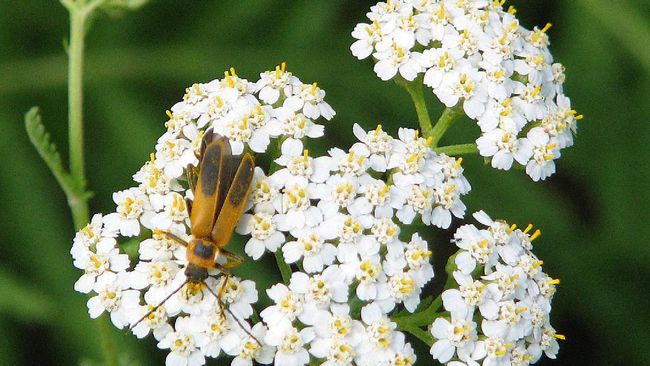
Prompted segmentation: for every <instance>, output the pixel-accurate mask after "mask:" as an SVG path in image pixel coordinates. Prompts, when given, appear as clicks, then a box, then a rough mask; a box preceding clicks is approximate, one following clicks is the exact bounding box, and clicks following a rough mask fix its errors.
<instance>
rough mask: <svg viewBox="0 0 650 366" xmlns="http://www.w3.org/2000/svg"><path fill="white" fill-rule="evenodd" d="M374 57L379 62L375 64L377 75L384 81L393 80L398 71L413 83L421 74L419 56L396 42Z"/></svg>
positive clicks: (376, 53)
mask: <svg viewBox="0 0 650 366" xmlns="http://www.w3.org/2000/svg"><path fill="white" fill-rule="evenodd" d="M374 57H375V58H376V59H377V60H379V61H378V62H377V63H376V64H375V73H377V76H379V78H380V79H381V80H384V81H386V80H390V79H392V78H393V77H394V76H395V75H397V72H398V71H399V74H400V75H401V76H402V77H403V78H404V79H406V80H408V81H412V80H413V79H415V78H416V77H417V75H418V73H419V72H420V64H419V63H418V62H417V57H418V56H417V55H416V54H414V53H411V51H409V50H408V49H404V48H403V47H400V46H399V45H398V44H397V43H396V42H394V43H393V45H392V47H389V48H387V49H386V50H382V51H378V52H375V54H374Z"/></svg>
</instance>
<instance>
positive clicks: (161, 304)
mask: <svg viewBox="0 0 650 366" xmlns="http://www.w3.org/2000/svg"><path fill="white" fill-rule="evenodd" d="M188 282H190V280H189V278H188V279H186V280H185V282H183V283H182V284H181V285H180V286H179V287H178V288H177V289H176V290H174V291H172V293H170V294H169V295H167V297H165V298H164V299H163V301H161V302H160V304H158V305H156V306H154V308H153V309H151V310H149V311H148V312H147V313H146V314H144V316H143V317H142V318H140V319H138V321H137V322H135V323H133V324H131V326H129V330H133V328H135V326H136V325H138V324H140V323H141V322H142V321H143V320H145V319H146V318H147V317H149V315H151V314H153V313H154V312H155V311H156V310H158V308H159V307H161V306H163V304H164V303H166V302H167V300H169V299H171V297H172V296H174V294H176V293H177V292H178V291H180V290H181V289H182V288H183V286H185V285H187V283H188Z"/></svg>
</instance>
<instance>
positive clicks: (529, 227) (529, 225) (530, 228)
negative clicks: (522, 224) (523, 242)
mask: <svg viewBox="0 0 650 366" xmlns="http://www.w3.org/2000/svg"><path fill="white" fill-rule="evenodd" d="M532 229H533V224H528V226H526V228H525V229H524V234H528V232H529V231H531V230H532Z"/></svg>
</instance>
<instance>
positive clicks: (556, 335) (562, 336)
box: [553, 334, 566, 341]
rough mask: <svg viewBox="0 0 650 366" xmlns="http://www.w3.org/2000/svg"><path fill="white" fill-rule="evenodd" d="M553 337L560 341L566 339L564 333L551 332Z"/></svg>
mask: <svg viewBox="0 0 650 366" xmlns="http://www.w3.org/2000/svg"><path fill="white" fill-rule="evenodd" d="M553 337H554V338H557V339H559V340H561V341H566V336H565V335H564V334H553Z"/></svg>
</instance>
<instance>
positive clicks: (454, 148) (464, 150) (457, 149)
mask: <svg viewBox="0 0 650 366" xmlns="http://www.w3.org/2000/svg"><path fill="white" fill-rule="evenodd" d="M433 151H435V152H436V153H438V154H447V155H452V156H458V155H466V154H477V153H478V148H477V147H476V144H460V145H449V146H442V147H437V148H435V149H433Z"/></svg>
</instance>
